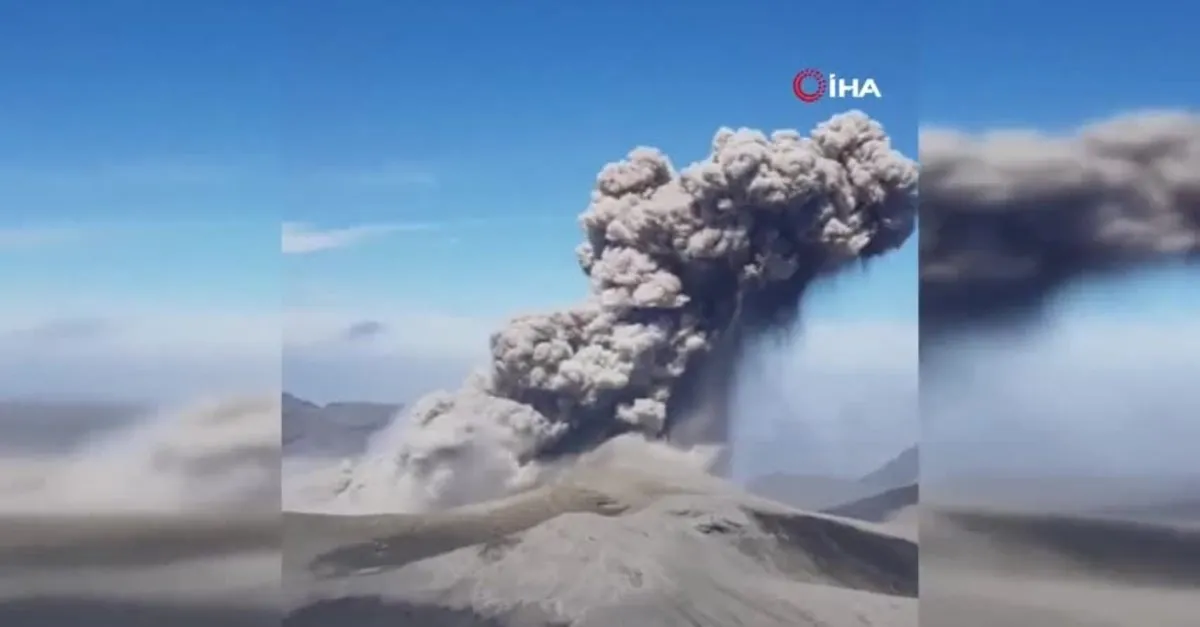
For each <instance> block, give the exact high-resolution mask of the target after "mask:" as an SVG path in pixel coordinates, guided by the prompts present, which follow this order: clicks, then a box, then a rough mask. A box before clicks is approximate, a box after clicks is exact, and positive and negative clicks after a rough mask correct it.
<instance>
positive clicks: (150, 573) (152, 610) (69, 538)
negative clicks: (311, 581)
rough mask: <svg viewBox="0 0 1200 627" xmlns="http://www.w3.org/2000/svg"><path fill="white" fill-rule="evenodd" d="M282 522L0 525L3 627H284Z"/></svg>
mask: <svg viewBox="0 0 1200 627" xmlns="http://www.w3.org/2000/svg"><path fill="white" fill-rule="evenodd" d="M278 529H279V526H278V518H277V517H275V516H270V517H247V518H245V519H243V520H238V519H236V518H230V517H222V518H220V519H216V518H214V519H209V520H196V519H186V518H180V517H169V516H163V515H157V516H150V515H122V516H110V517H82V516H21V517H18V516H5V517H4V518H2V519H0V625H5V626H12V627H25V626H29V627H34V626H41V625H46V626H54V627H75V626H81V627H82V626H86V627H142V626H145V627H151V626H153V627H159V626H162V625H182V626H184V627H192V626H194V627H210V626H212V625H225V626H227V627H267V626H268V625H278V624H279V606H278V597H279V592H278V572H279V570H278V568H279V552H278V546H279V541H278V537H279V535H278V534H279V532H278Z"/></svg>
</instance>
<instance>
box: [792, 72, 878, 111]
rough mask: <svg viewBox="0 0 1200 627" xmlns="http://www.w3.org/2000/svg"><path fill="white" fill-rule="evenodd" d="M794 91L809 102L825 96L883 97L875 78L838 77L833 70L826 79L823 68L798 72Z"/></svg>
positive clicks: (798, 97)
mask: <svg viewBox="0 0 1200 627" xmlns="http://www.w3.org/2000/svg"><path fill="white" fill-rule="evenodd" d="M792 93H794V94H796V98H797V99H799V100H800V101H801V102H807V103H809V104H812V103H814V102H816V101H818V100H820V99H821V98H823V97H825V96H828V97H830V98H866V97H868V96H873V97H875V98H883V94H882V93H881V92H880V91H879V85H876V84H875V79H873V78H866V79H858V78H851V79H845V78H838V75H837V74H833V73H832V72H831V73H830V74H829V78H828V79H826V78H825V74H824V73H822V72H821V70H817V69H813V68H808V69H805V70H800V71H799V72H797V73H796V78H793V79H792Z"/></svg>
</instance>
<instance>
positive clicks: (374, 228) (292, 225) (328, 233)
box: [282, 222, 441, 255]
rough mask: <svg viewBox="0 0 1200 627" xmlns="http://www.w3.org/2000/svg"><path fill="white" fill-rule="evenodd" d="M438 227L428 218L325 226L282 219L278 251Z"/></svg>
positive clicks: (344, 243) (347, 244) (313, 248)
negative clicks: (424, 220)
mask: <svg viewBox="0 0 1200 627" xmlns="http://www.w3.org/2000/svg"><path fill="white" fill-rule="evenodd" d="M440 228H441V225H439V224H437V223H432V222H413V223H392V224H360V225H356V226H348V227H341V228H325V229H323V228H318V227H315V226H313V225H310V224H305V223H301V222H284V223H283V233H282V236H283V239H282V251H283V254H285V255H307V254H311V253H317V252H321V251H327V250H335V249H338V248H347V247H350V246H355V245H357V244H361V243H363V242H365V241H368V240H371V239H374V238H378V237H382V236H385V235H390V234H393V233H404V232H414V231H436V230H439V229H440Z"/></svg>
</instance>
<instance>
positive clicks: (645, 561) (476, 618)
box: [284, 472, 917, 627]
mask: <svg viewBox="0 0 1200 627" xmlns="http://www.w3.org/2000/svg"><path fill="white" fill-rule="evenodd" d="M581 476H586V480H585V481H572V482H568V483H564V484H561V485H557V486H554V487H552V488H544V489H538V490H535V491H532V492H529V493H526V494H523V495H519V496H517V497H513V498H510V499H507V500H504V501H500V502H497V503H492V504H488V505H484V506H476V507H473V508H466V509H462V510H457V511H452V512H446V513H440V514H431V515H378V516H361V517H352V518H351V517H337V516H326V515H315V514H298V513H294V514H287V515H286V517H285V523H284V526H285V544H284V554H285V560H284V578H285V591H286V595H285V596H286V601H285V602H286V603H287V606H288V609H289V612H290V613H289V615H288V618H287V619H286V621H285V622H286V624H288V625H293V626H305V625H314V626H315V625H329V624H333V623H345V624H355V625H385V624H386V625H422V626H428V627H443V626H458V627H485V626H506V627H535V626H546V627H549V626H557V627H565V626H572V627H608V626H611V625H639V626H640V627H660V626H661V627H674V626H678V625H689V626H694V627H709V626H711V627H732V626H735V625H740V626H745V627H804V626H805V625H823V626H828V627H840V626H842V625H847V626H849V625H855V626H897V627H899V626H908V625H913V626H915V625H916V624H917V604H916V598H915V597H916V593H917V545H916V543H915V541H913V540H909V539H905V538H902V537H900V536H898V535H895V534H892V533H889V532H888V531H886V530H884V529H883V528H881V527H878V526H875V525H871V524H869V523H857V522H852V521H848V520H842V519H838V518H834V517H830V516H825V515H821V514H812V513H805V512H800V511H798V510H793V509H790V508H788V507H786V506H783V505H779V504H775V503H773V502H770V501H766V500H763V499H759V498H756V497H751V496H748V495H745V494H743V493H741V492H740V491H738V490H736V489H735V488H733V487H732V486H730V485H728V484H725V483H723V482H719V481H717V480H714V479H711V478H708V479H703V480H699V479H688V480H680V481H678V482H676V481H675V479H679V478H677V477H673V478H671V480H663V478H662V477H643V476H637V475H636V474H622V473H607V474H604V473H601V474H597V473H594V472H592V473H589V474H588V475H581Z"/></svg>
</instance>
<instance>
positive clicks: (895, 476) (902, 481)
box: [859, 444, 921, 489]
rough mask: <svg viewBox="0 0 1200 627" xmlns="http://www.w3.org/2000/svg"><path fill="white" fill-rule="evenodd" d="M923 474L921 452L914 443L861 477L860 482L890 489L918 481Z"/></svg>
mask: <svg viewBox="0 0 1200 627" xmlns="http://www.w3.org/2000/svg"><path fill="white" fill-rule="evenodd" d="M920 476H921V453H920V450H919V449H918V448H917V445H915V444H914V445H912V446H910V447H908V448H906V449H904V450H903V451H901V452H900V454H899V455H897V456H895V457H893V458H892V459H890V460H888V462H887V463H886V464H884V465H882V466H880V467H879V468H877V469H875V470H873V471H871V472H870V473H868V474H866V475H864V476H863V477H862V478H861V479H859V483H863V484H866V485H870V486H875V487H880V488H885V489H890V488H898V487H902V486H906V485H910V484H913V483H917V482H918V480H919V479H920Z"/></svg>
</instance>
